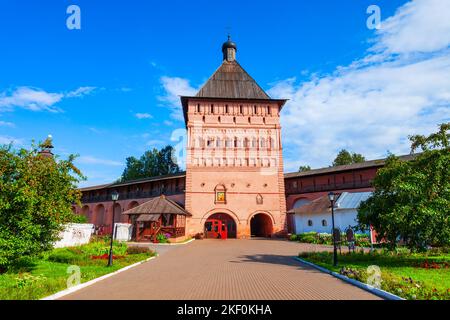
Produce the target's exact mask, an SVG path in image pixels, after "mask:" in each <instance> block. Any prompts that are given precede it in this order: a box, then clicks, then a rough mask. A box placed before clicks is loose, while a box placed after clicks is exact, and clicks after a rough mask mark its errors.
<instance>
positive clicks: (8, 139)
mask: <svg viewBox="0 0 450 320" xmlns="http://www.w3.org/2000/svg"><path fill="white" fill-rule="evenodd" d="M10 143H12V144H15V145H19V146H20V145H23V140H22V139H18V138H14V137H10V136H0V145H2V144H10Z"/></svg>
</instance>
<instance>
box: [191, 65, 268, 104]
mask: <svg viewBox="0 0 450 320" xmlns="http://www.w3.org/2000/svg"><path fill="white" fill-rule="evenodd" d="M196 97H201V98H228V99H259V100H269V99H270V97H269V96H268V95H267V93H265V92H264V90H263V89H262V88H261V87H260V86H259V85H258V84H257V83H256V81H255V80H254V79H253V78H252V77H251V76H250V75H249V74H248V73H247V72H246V71H245V70H244V69H243V68H242V67H241V65H240V64H239V63H238V62H237V61H235V60H234V61H227V60H224V61H223V63H222V65H221V66H220V67H219V68H218V69H217V70H216V72H214V74H213V75H212V76H211V78H209V80H208V81H207V82H206V83H205V85H204V86H203V87H202V88H201V89H200V91H199V92H198V93H197V95H196Z"/></svg>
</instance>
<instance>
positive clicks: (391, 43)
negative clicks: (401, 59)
mask: <svg viewBox="0 0 450 320" xmlns="http://www.w3.org/2000/svg"><path fill="white" fill-rule="evenodd" d="M377 36H378V38H377V39H376V44H375V46H374V49H376V50H382V51H384V52H387V53H400V54H404V53H416V52H434V51H438V50H441V49H446V48H447V47H448V46H449V44H450V11H449V2H448V0H415V1H411V2H408V3H406V4H405V5H403V6H402V7H400V8H399V9H398V10H397V12H396V14H395V15H394V16H392V17H389V18H388V19H386V20H385V21H383V23H382V28H381V29H380V30H379V31H378V32H377Z"/></svg>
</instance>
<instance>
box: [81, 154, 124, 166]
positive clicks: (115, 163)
mask: <svg viewBox="0 0 450 320" xmlns="http://www.w3.org/2000/svg"><path fill="white" fill-rule="evenodd" d="M76 161H77V162H78V163H82V164H99V165H105V166H123V163H122V162H119V161H114V160H108V159H100V158H96V157H93V156H81V157H79V158H77V160H76Z"/></svg>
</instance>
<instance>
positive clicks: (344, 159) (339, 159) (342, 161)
mask: <svg viewBox="0 0 450 320" xmlns="http://www.w3.org/2000/svg"><path fill="white" fill-rule="evenodd" d="M364 161H366V158H365V157H364V156H363V155H362V154H359V153H355V152H353V153H350V152H348V151H347V150H345V149H342V150H341V151H339V153H338V154H337V156H336V158H335V159H334V161H333V164H332V165H331V166H332V167H336V166H343V165H348V164H353V163H360V162H364Z"/></svg>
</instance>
